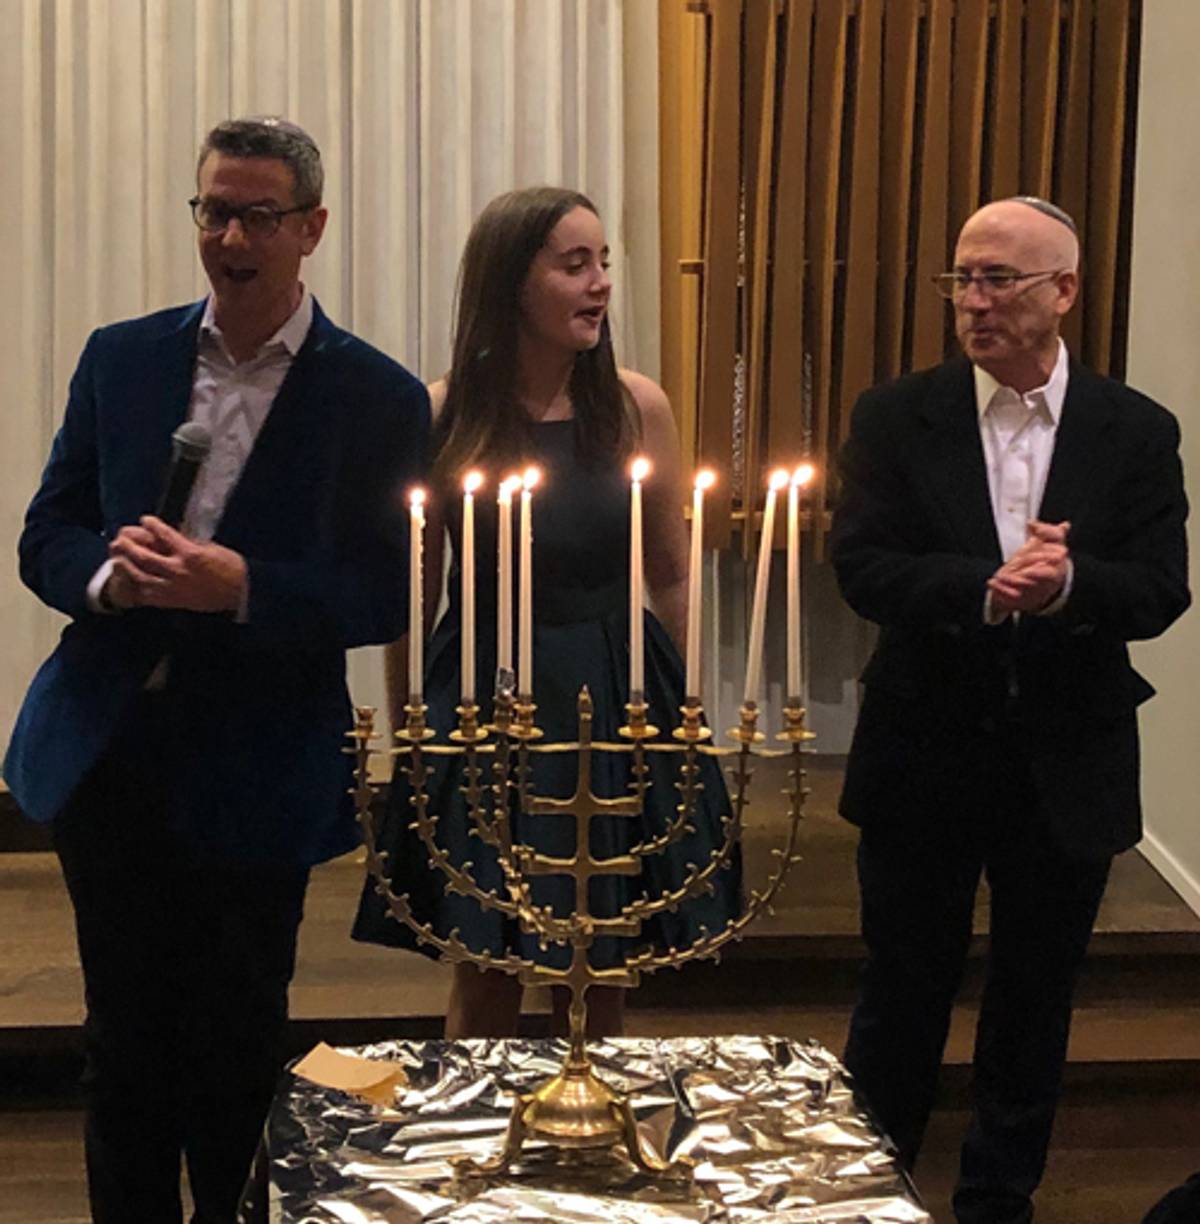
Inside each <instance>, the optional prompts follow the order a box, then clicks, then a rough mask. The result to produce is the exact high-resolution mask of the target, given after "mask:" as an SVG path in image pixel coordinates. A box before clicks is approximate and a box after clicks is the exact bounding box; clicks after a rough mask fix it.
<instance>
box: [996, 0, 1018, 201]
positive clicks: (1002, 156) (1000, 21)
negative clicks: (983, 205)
mask: <svg viewBox="0 0 1200 1224" xmlns="http://www.w3.org/2000/svg"><path fill="white" fill-rule="evenodd" d="M1023 6H1024V0H999V3H998V4H997V6H996V20H995V28H994V30H993V37H994V40H995V64H996V67H995V71H994V73H993V74H992V107H991V110H992V122H991V133H990V134H991V142H992V157H991V177H990V180H989V183H988V194H989V195H990V196H991V198H992V199H993V200H997V199H1000V198H1002V197H1003V196H1010V195H1016V194H1017V192H1018V191H1019V190H1020V183H1021V16H1022V9H1023Z"/></svg>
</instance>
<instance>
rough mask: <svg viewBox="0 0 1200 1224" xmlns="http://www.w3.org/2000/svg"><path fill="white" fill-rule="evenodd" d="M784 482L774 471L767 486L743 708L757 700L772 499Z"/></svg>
mask: <svg viewBox="0 0 1200 1224" xmlns="http://www.w3.org/2000/svg"><path fill="white" fill-rule="evenodd" d="M787 482H788V474H787V472H785V471H782V470H779V469H777V470H776V471H774V472H772V473H771V480H770V483H769V484H768V486H767V502H766V505H765V506H764V507H763V522H762V536H761V537H760V538H759V541H758V573H757V576H756V578H755V582H754V606H753V610H752V611H751V613H750V644H749V646H748V648H747V650H746V689H745V692H744V693H743V695H742V700H743V702H744V703H745V704H746V705H749V704H751V703H752V702H756V701H757V700H758V682H759V678H760V677H761V675H762V661H763V633H764V630H765V629H766V624H767V588H768V587H769V586H770V582H771V536H772V535H773V533H774V526H775V498H776V495H777V494H778V492H779V490H780V489H782V488H783V487H784V486H785V485H786V484H787Z"/></svg>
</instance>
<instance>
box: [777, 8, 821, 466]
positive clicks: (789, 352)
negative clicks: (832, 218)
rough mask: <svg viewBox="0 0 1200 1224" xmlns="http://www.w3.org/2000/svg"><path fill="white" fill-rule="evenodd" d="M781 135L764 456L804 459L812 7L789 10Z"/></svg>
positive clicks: (782, 86) (778, 142)
mask: <svg viewBox="0 0 1200 1224" xmlns="http://www.w3.org/2000/svg"><path fill="white" fill-rule="evenodd" d="M784 15H785V22H786V27H785V33H784V36H783V42H782V56H781V63H782V66H783V81H782V84H781V87H780V91H781V96H780V103H779V132H778V139H777V142H776V147H777V149H778V154H777V157H776V179H775V194H774V199H775V232H774V238H773V241H772V247H771V266H772V277H771V367H770V375H769V378H768V402H767V453H768V454H770V455H778V456H781V457H782V456H791V455H799V454H800V453H801V451H802V449H803V447H804V445H805V442H806V439H805V437H804V431H805V423H806V422H805V419H804V403H803V398H804V347H805V346H804V287H805V284H806V282H807V279H808V278H807V272H806V269H805V266H804V214H805V210H806V205H807V196H806V191H807V175H806V174H805V166H806V165H807V162H808V122H809V104H808V81H809V74H810V72H811V71H812V22H813V0H789V3H788V5H787V8H786V10H785V14H784Z"/></svg>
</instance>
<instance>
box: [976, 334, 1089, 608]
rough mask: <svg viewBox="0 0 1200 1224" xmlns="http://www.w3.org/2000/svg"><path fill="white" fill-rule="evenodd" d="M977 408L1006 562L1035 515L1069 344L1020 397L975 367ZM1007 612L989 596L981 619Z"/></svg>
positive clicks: (1064, 387) (1067, 586)
mask: <svg viewBox="0 0 1200 1224" xmlns="http://www.w3.org/2000/svg"><path fill="white" fill-rule="evenodd" d="M974 369H975V406H976V409H977V410H978V413H979V436H980V440H981V441H982V443H983V457H984V462H985V464H986V466H987V480H988V492H989V493H990V495H991V499H992V517H993V518H994V520H995V523H996V534H997V536H999V538H1000V551H1001V553H1002V554H1003V557H1004V559H1005V560H1006V561H1007V560H1008V559H1009V557H1011V556H1012V555H1013V553H1015V552H1016V551H1017V549H1018V548H1020V547H1021V545H1022V544H1024V542H1025V538H1026V525H1027V524H1028V522H1029V520H1030V519H1035V518H1037V517H1038V512H1039V510H1040V508H1041V504H1042V496H1043V494H1044V493H1045V491H1046V478H1047V476H1048V475H1049V474H1050V461H1051V459H1053V457H1054V440H1055V436H1056V434H1057V432H1058V423H1059V420H1060V419H1061V418H1062V410H1063V402H1064V400H1065V399H1066V396H1067V377H1068V373H1069V369H1068V361H1067V346H1066V345H1065V344H1064V343H1063V342H1062V340H1059V342H1058V357H1057V358H1056V360H1055V362H1054V369H1053V370H1052V371H1051V372H1050V377H1049V379H1047V381H1046V383H1045V384H1044V385H1043V386H1041V387H1035V388H1034V389H1033V390H1032V391H1026V392H1025V393H1024V394H1022V393H1021V392H1019V391H1014V390H1013V388H1012V387H1002V386H1001V385H1000V384H999V383H998V382H997V381H996V380H995V379H994V378H993V377H992V376H991V375H990V374H989V373H988V372H987V371H986V370H983V369H980V367H979V366H975V368H974ZM1072 577H1073V572H1072V569H1071V566H1070V562H1069V561H1068V569H1067V580H1066V583H1065V584H1064V586H1063V590H1062V593H1061V594H1060V595H1059V596H1058V597H1057V598H1056V599H1055V600H1054V601H1053V603H1051V604H1050V606H1049V607H1047V608H1045V609H1043V610H1042V612H1043V614H1049V613H1052V612H1057V611H1058V610H1059V609H1060V608H1061V607H1062V605H1063V604H1064V603H1065V601H1066V597H1067V595H1068V594H1069V592H1070V588H1071V579H1072ZM1006 615H1007V614H1000V615H997V614H995V613H993V611H992V600H991V592H990V591H989V592H988V595H987V597H986V599H985V601H984V619H985V620H986V621H987V622H988V623H989V624H998V623H999V622H1001V621H1003V620H1004V619H1005V616H1006Z"/></svg>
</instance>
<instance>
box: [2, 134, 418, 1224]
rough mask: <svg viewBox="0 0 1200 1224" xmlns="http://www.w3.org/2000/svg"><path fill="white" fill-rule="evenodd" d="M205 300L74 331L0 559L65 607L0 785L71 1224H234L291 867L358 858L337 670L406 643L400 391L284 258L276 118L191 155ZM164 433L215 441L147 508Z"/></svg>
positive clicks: (281, 964) (300, 883) (410, 391)
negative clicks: (66, 1112)
mask: <svg viewBox="0 0 1200 1224" xmlns="http://www.w3.org/2000/svg"><path fill="white" fill-rule="evenodd" d="M197 183H198V191H197V195H196V197H195V199H194V200H192V201H191V206H192V210H193V215H194V218H195V221H196V224H197V226H198V230H199V249H200V256H201V259H202V262H203V264H204V267H205V271H206V272H207V274H208V277H209V280H210V282H211V286H212V292H211V294H210V296H209V297H208V298H207V299H206V300H205V301H203V302H199V303H196V304H194V305H191V306H184V307H179V308H176V309H172V310H165V311H161V312H159V313H157V314H153V315H150V316H148V317H146V318H142V319H136V320H132V321H129V322H125V323H118V324H115V325H113V326H110V327H104V328H101V329H99V330H98V331H96V332H95V333H93V335H92V336H91V338H90V339H89V341H88V343H87V346H86V348H85V349H84V352H83V356H82V358H81V359H80V362H79V367H78V369H77V370H76V373H75V376H74V378H73V380H72V382H71V388H70V396H69V400H68V403H67V409H66V414H65V418H64V420H63V424H62V427H61V429H60V430H59V432H58V434H57V436H56V438H55V440H54V445H53V448H52V450H51V453H50V459H49V462H48V464H47V467H46V470H45V473H44V475H43V479H42V484H41V487H40V488H39V490H38V492H37V494H36V496H35V497H34V499H33V502H32V504H31V505H30V508H29V512H28V515H27V518H26V523H25V529H24V532H23V534H22V536H21V541H20V564H21V574H22V577H23V578H24V580H25V582H26V583H27V584H28V585H29V586H30V587H31V588H32V590H33V591H34V592H35V593H36V594H37V595H38V596H39V597H40V598H41V599H42V600H44V601H45V602H46V603H47V604H49V605H50V606H51V607H54V608H57V609H58V610H59V611H61V612H63V613H65V614H66V615H67V616H68V617H70V618H71V619H70V623H69V624H68V625H67V627H66V629H65V631H64V633H63V635H62V640H61V642H60V644H59V646H58V648H57V649H56V650H55V652H54V654H53V655H52V656H51V657H50V659H49V660H47V662H46V663H45V664H44V665H43V667H42V668H41V670H40V671H39V673H38V675H37V677H36V678H35V680H34V681H33V684H32V686H31V687H30V690H29V693H28V695H27V697H26V700H25V703H24V706H23V708H22V710H21V713H20V716H19V718H18V720H17V725H16V729H15V731H14V734H13V738H12V742H11V744H10V745H9V750H8V755H7V759H6V761H5V767H4V772H5V778H6V780H7V782H8V785H9V787H10V788H11V790H12V792H13V794H14V795H15V797H16V799H17V802H18V803H19V804H20V805H21V807H22V809H23V810H24V811H25V812H26V814H27V815H28V816H30V817H31V818H33V819H34V820H39V821H52V822H53V837H54V843H55V848H56V850H57V852H58V855H59V857H60V860H61V862H62V865H63V871H64V876H65V878H66V882H67V886H68V889H69V891H70V894H71V899H72V902H73V904H74V907H75V915H76V927H77V932H78V936H79V948H80V957H81V961H82V965H83V971H84V980H85V984H86V996H87V1019H86V1024H85V1037H86V1045H87V1070H86V1074H85V1086H86V1090H87V1102H88V1115H87V1134H86V1147H87V1160H88V1182H89V1192H90V1196H91V1202H92V1211H93V1216H94V1219H95V1220H97V1221H102V1222H103V1221H122V1222H126V1221H134V1220H136V1221H138V1222H139V1224H142V1222H145V1224H157V1222H159V1221H169V1220H173V1221H178V1220H179V1219H180V1218H181V1206H180V1186H179V1162H180V1156H181V1153H182V1155H183V1156H184V1158H186V1160H187V1164H188V1172H189V1179H190V1184H191V1191H192V1195H193V1199H194V1202H195V1215H194V1217H193V1219H194V1220H195V1221H199V1222H205V1224H208V1222H210V1221H231V1220H232V1219H233V1217H234V1212H235V1207H236V1202H237V1199H238V1197H239V1194H240V1189H241V1186H242V1183H243V1181H244V1179H245V1176H246V1173H247V1170H248V1167H249V1164H250V1160H251V1157H252V1154H253V1151H254V1148H255V1145H256V1141H257V1135H258V1132H259V1130H260V1128H261V1124H262V1120H263V1117H264V1115H265V1111H266V1108H267V1106H268V1104H269V1102H270V1098H271V1095H272V1092H273V1087H274V1081H275V1077H276V1075H277V1073H278V1067H279V1058H280V1053H281V1039H282V1035H283V1027H284V1024H285V1021H286V1017H287V987H288V983H289V981H290V978H291V974H292V969H293V964H294V957H295V946H296V933H297V929H298V926H299V922H300V918H301V914H302V908H303V898H304V889H305V885H306V882H307V877H308V869H309V868H310V867H311V866H312V865H313V864H315V863H319V862H321V861H323V860H325V859H328V858H330V857H331V856H333V855H337V854H340V853H342V852H344V851H346V850H348V849H350V848H351V847H352V846H353V845H354V844H355V841H356V838H355V829H354V824H353V816H352V811H351V808H350V802H349V797H348V794H347V787H348V785H349V764H350V761H349V758H348V757H347V756H346V755H345V754H344V752H343V747H344V743H345V741H344V736H345V732H346V731H347V730H348V729H349V726H350V716H351V711H350V704H349V698H348V694H347V690H346V681H345V651H346V649H347V648H349V647H354V646H361V645H364V644H367V643H381V642H387V641H390V640H392V639H394V638H395V637H397V636H398V635H399V634H401V633H402V632H403V631H404V630H405V628H406V626H407V609H406V606H405V590H406V586H405V572H406V563H407V556H406V544H405V532H404V521H403V507H404V499H405V493H406V489H407V486H408V485H410V484H411V483H413V482H415V481H417V480H418V479H419V478H420V476H421V474H422V471H423V466H424V459H425V447H426V440H427V436H428V428H429V408H428V399H427V396H426V393H425V391H424V388H423V387H422V385H421V383H420V382H419V381H418V380H417V379H415V378H414V377H413V376H412V375H410V374H409V373H408V372H407V371H405V370H404V369H403V368H402V367H400V366H399V365H397V364H396V363H395V362H394V361H392V360H391V359H390V358H388V357H386V356H384V355H383V354H382V353H380V352H378V351H376V350H375V349H373V348H371V347H370V346H369V345H367V344H365V343H363V342H362V341H361V340H358V339H356V338H355V337H354V336H352V335H350V334H349V333H347V332H345V331H342V330H341V329H340V328H338V327H335V326H334V325H333V324H332V323H331V322H330V321H329V320H328V319H327V318H326V317H325V315H324V314H323V313H322V311H321V309H320V307H319V306H318V305H317V303H316V302H315V300H314V299H313V298H312V296H311V295H310V294H309V292H308V291H307V289H305V288H304V286H303V284H302V283H301V280H300V266H301V261H302V260H303V259H304V258H305V257H306V256H307V255H309V254H311V253H312V251H313V250H314V249H315V248H316V246H317V243H318V242H319V241H320V238H321V234H322V231H323V229H324V225H325V220H326V210H325V209H324V208H323V207H321V191H322V171H321V163H320V155H319V153H318V151H317V148H316V146H315V145H314V143H313V142H312V140H311V138H310V137H309V136H308V135H307V134H306V133H304V132H303V131H301V130H300V129H299V128H296V127H294V126H293V125H291V124H288V123H285V122H283V121H281V120H275V119H256V120H234V121H230V122H227V123H224V124H221V125H219V126H218V127H217V128H215V129H214V130H213V131H212V132H211V133H210V134H209V136H208V137H207V139H206V141H205V143H204V145H203V147H202V149H201V153H200V159H199V163H198V169H197ZM185 420H191V421H194V422H196V423H197V424H199V425H201V426H203V427H204V429H206V430H207V431H208V433H209V434H210V436H211V439H212V446H211V451H210V453H209V454H208V457H207V459H206V460H205V462H204V464H203V466H202V467H201V469H200V472H199V475H198V477H197V480H196V483H195V485H194V487H193V488H192V490H191V494H190V497H189V498H188V500H187V503H186V511H185V513H184V515H183V520H182V523H181V524H180V525H179V527H178V529H176V527H173V526H172V525H170V524H168V523H166V522H164V521H163V520H162V519H161V518H159V517H156V516H155V513H154V511H155V508H156V505H157V504H158V501H159V497H160V494H161V492H162V489H163V482H164V476H165V473H166V471H167V469H168V466H169V462H170V455H171V446H172V434H173V432H174V431H175V430H176V429H177V427H178V426H179V425H180V424H181V423H182V422H184V421H185Z"/></svg>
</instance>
